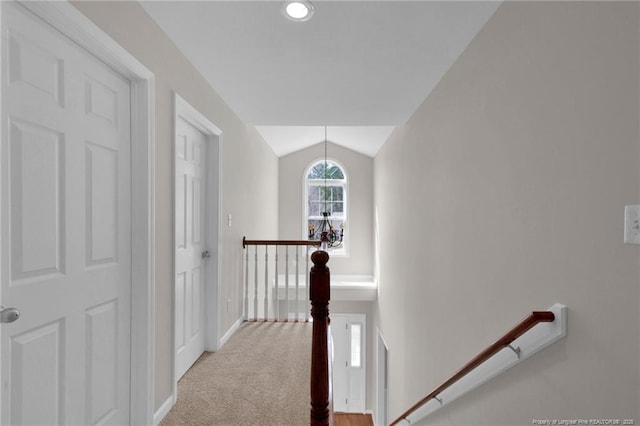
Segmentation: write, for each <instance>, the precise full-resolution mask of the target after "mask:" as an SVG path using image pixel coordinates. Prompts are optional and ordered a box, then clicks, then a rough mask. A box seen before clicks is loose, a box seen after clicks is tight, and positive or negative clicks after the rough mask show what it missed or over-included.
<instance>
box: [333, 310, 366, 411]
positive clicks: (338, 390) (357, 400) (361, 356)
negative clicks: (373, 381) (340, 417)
mask: <svg viewBox="0 0 640 426" xmlns="http://www.w3.org/2000/svg"><path fill="white" fill-rule="evenodd" d="M365 323H366V316H365V315H362V314H333V315H331V333H332V335H333V351H334V357H333V408H334V410H335V411H339V412H354V413H362V412H364V410H365V403H366V401H365V397H366V395H365V394H366V377H365V371H366V350H365V348H366V340H365V330H366V324H365Z"/></svg>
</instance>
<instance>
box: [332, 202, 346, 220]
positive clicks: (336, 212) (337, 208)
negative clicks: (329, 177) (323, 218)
mask: <svg viewBox="0 0 640 426" xmlns="http://www.w3.org/2000/svg"><path fill="white" fill-rule="evenodd" d="M343 212H344V210H343V203H341V202H333V203H331V215H333V216H336V217H342V216H343Z"/></svg>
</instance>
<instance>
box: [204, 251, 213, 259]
mask: <svg viewBox="0 0 640 426" xmlns="http://www.w3.org/2000/svg"><path fill="white" fill-rule="evenodd" d="M210 257H211V253H209V250H205V251H203V252H202V258H203V259H208V258H210Z"/></svg>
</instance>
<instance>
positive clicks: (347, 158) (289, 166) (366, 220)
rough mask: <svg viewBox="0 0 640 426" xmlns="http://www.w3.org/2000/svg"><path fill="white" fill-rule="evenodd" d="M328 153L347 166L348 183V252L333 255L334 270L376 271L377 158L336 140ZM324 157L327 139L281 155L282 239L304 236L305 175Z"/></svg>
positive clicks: (330, 156) (280, 224)
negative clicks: (374, 235)
mask: <svg viewBox="0 0 640 426" xmlns="http://www.w3.org/2000/svg"><path fill="white" fill-rule="evenodd" d="M327 157H329V158H330V159H331V158H332V159H335V160H337V161H338V162H339V163H340V164H342V165H343V166H344V167H345V169H346V171H347V185H348V188H347V190H348V193H347V194H348V195H347V197H348V205H347V209H348V211H347V231H346V232H347V235H346V236H347V238H348V244H349V247H348V255H347V256H346V257H339V256H334V257H332V258H331V261H330V263H329V267H330V268H331V273H332V274H334V275H346V274H355V275H373V257H372V253H373V238H372V232H373V215H372V209H371V206H372V205H373V159H372V158H371V157H368V156H366V155H363V154H360V153H358V152H355V151H352V150H350V149H348V148H344V147H342V146H340V145H336V144H333V143H329V144H328V148H327ZM323 158H324V143H320V144H316V145H313V146H311V147H309V148H306V149H303V150H300V151H297V152H294V153H292V154H289V155H286V156H283V157H281V158H280V166H279V173H280V177H279V188H280V189H279V193H280V201H279V212H280V214H279V226H278V229H279V231H280V234H279V237H280V239H292V240H299V239H300V238H302V237H303V235H302V232H303V229H304V228H303V227H304V223H305V222H304V217H303V215H304V211H303V207H304V203H303V201H302V198H303V195H304V193H303V182H304V180H303V175H304V172H305V170H306V169H307V167H309V166H310V165H311V163H313V162H315V161H317V160H321V159H323Z"/></svg>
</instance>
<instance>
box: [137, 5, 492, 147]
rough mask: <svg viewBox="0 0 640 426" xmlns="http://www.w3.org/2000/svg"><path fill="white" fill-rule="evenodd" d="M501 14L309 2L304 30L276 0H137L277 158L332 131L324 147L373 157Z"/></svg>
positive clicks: (476, 8) (485, 9)
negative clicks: (309, 12)
mask: <svg viewBox="0 0 640 426" xmlns="http://www.w3.org/2000/svg"><path fill="white" fill-rule="evenodd" d="M498 5H499V2H483V1H472V2H457V1H445V2H434V1H407V2H403V1H316V2H314V6H315V14H314V16H313V18H312V19H311V20H310V21H308V22H292V21H288V20H286V19H285V18H284V17H283V16H282V14H281V12H280V7H281V2H279V1H275V2H274V1H268V0H263V1H257V2H252V1H195V2H190V1H160V2H150V1H145V2H142V6H143V7H144V8H145V10H146V11H147V12H148V13H149V15H150V16H151V17H152V18H153V19H154V20H155V21H156V22H157V23H158V24H159V25H160V27H161V28H162V29H163V30H164V31H165V32H166V33H167V34H168V35H169V37H170V38H171V39H172V40H173V41H174V42H175V43H176V45H177V46H178V47H179V48H180V49H181V50H182V51H183V52H184V54H185V55H186V56H187V58H188V59H189V60H190V61H191V62H192V63H193V64H194V65H195V66H196V68H198V69H199V71H200V72H201V73H202V75H204V77H205V78H206V79H207V80H208V81H209V82H210V84H211V85H212V87H214V88H215V90H216V91H217V92H218V93H219V94H220V95H221V96H222V98H223V99H224V100H225V101H226V102H227V103H228V104H229V106H230V107H231V108H232V109H233V110H234V111H235V112H236V113H237V114H238V115H239V117H240V118H241V119H242V120H243V121H244V122H246V123H247V124H250V125H255V126H256V127H257V128H258V131H259V132H260V133H261V135H262V136H263V137H264V138H265V140H266V141H267V143H269V145H271V147H272V148H273V150H274V152H275V153H276V154H277V155H286V154H288V153H290V152H293V151H296V150H298V149H302V148H304V147H306V146H309V145H312V144H314V143H317V142H321V141H322V140H324V130H323V127H318V126H325V125H328V126H331V127H330V128H329V129H330V130H329V132H328V133H329V140H331V141H332V142H334V143H337V144H339V145H343V146H346V147H348V148H351V149H354V150H356V151H359V152H362V153H364V154H366V155H369V156H374V155H375V153H376V152H377V151H378V149H379V147H380V146H381V145H382V144H383V143H384V141H385V140H386V138H387V137H388V135H389V134H390V132H391V131H392V129H393V127H394V126H396V125H399V124H403V123H404V122H406V120H407V119H408V118H409V117H410V116H411V115H412V114H413V113H414V111H415V110H416V108H417V107H418V106H419V105H420V104H421V103H422V102H423V101H424V100H425V98H426V97H427V96H428V94H429V93H430V92H431V90H432V89H433V88H434V87H435V85H436V84H437V83H438V81H439V80H440V79H441V78H442V76H443V75H444V74H445V73H446V72H447V70H448V69H449V68H450V67H451V65H452V64H453V63H454V61H455V60H456V59H457V58H458V57H459V56H460V54H461V53H462V51H463V50H464V49H465V48H466V47H467V45H468V44H469V42H470V41H471V40H472V39H473V37H474V36H475V35H476V34H477V32H478V31H479V30H480V29H481V28H482V26H484V24H485V23H486V22H487V20H488V19H489V18H490V16H491V15H492V14H493V12H494V11H495V9H496V8H497V7H498ZM212 118H213V119H215V117H212ZM318 129H320V131H319V130H318Z"/></svg>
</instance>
